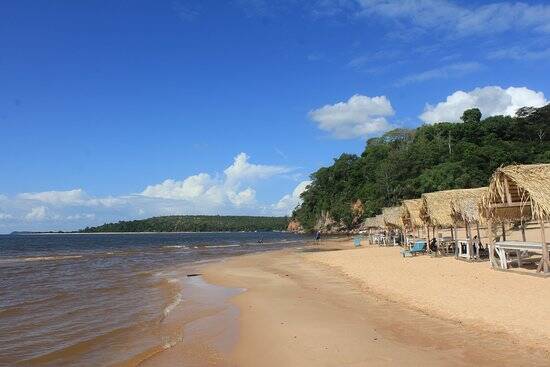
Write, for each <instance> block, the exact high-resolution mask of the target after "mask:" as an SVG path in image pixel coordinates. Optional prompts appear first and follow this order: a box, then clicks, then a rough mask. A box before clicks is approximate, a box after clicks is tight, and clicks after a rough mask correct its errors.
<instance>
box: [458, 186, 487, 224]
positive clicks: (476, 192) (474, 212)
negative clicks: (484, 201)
mask: <svg viewBox="0 0 550 367" xmlns="http://www.w3.org/2000/svg"><path fill="white" fill-rule="evenodd" d="M486 192H487V187H480V188H477V189H465V190H460V193H459V194H460V195H453V198H452V200H451V216H452V217H453V219H454V220H455V221H457V222H467V223H480V222H482V217H481V213H480V210H479V206H478V204H479V201H480V200H481V198H482V197H483V195H484V194H485V193H486Z"/></svg>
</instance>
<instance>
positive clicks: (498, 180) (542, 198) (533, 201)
mask: <svg viewBox="0 0 550 367" xmlns="http://www.w3.org/2000/svg"><path fill="white" fill-rule="evenodd" d="M480 209H481V211H482V214H483V216H484V217H486V218H493V219H497V220H511V221H515V220H530V219H539V218H542V219H549V218H550V164H530V165H512V166H506V167H501V168H499V169H497V170H496V171H495V173H494V174H493V177H492V178H491V183H490V184H489V189H488V190H487V193H486V195H484V197H483V198H482V200H481V203H480Z"/></svg>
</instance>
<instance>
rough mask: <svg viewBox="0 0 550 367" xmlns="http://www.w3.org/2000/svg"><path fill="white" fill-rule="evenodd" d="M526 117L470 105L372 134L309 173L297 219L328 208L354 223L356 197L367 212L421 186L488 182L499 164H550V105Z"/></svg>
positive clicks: (311, 218) (305, 222)
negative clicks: (455, 118)
mask: <svg viewBox="0 0 550 367" xmlns="http://www.w3.org/2000/svg"><path fill="white" fill-rule="evenodd" d="M521 116H522V117H510V116H493V117H489V118H486V119H484V120H482V121H481V120H480V119H481V112H479V110H478V109H470V110H467V111H465V112H464V115H463V120H464V123H449V122H442V123H438V124H434V125H423V126H420V127H418V128H416V129H398V130H393V131H389V132H387V133H386V134H384V135H383V136H381V137H376V138H372V139H369V140H368V141H367V144H366V148H365V150H364V151H363V153H362V154H361V155H360V156H358V155H355V154H347V153H344V154H342V155H341V156H340V157H338V158H336V159H334V163H333V164H332V165H331V166H329V167H322V168H320V169H319V170H318V171H316V172H314V173H313V174H312V175H311V179H312V183H311V184H310V185H309V186H308V189H307V190H306V191H305V192H304V193H303V194H302V199H303V203H302V204H301V205H300V206H299V207H297V208H296V209H295V211H294V213H293V218H294V219H296V220H298V221H299V222H300V223H301V225H302V226H303V227H304V229H306V230H312V229H313V228H314V227H315V225H316V223H317V221H318V220H319V218H321V217H322V216H323V215H326V214H327V213H328V214H329V215H330V217H331V218H332V219H333V220H334V221H336V222H339V223H341V224H342V225H344V227H346V228H348V229H350V228H352V226H353V225H354V223H357V220H354V218H353V217H354V214H353V204H354V203H355V202H356V201H357V200H360V201H361V202H362V204H363V211H362V214H361V216H362V217H363V218H366V217H370V216H373V215H376V214H379V213H380V212H381V209H382V208H383V207H387V206H393V205H396V204H398V203H399V202H400V201H401V200H403V199H412V198H417V197H420V195H421V194H422V193H424V192H433V191H439V190H447V189H454V188H474V187H481V186H485V185H487V184H488V181H489V178H490V177H491V175H492V173H493V171H494V170H495V169H496V168H497V167H499V166H501V165H506V164H512V163H518V164H521V163H523V164H526V163H539V162H550V105H548V106H545V107H542V108H539V109H535V110H533V109H523V110H522V114H521Z"/></svg>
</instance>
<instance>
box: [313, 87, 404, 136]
mask: <svg viewBox="0 0 550 367" xmlns="http://www.w3.org/2000/svg"><path fill="white" fill-rule="evenodd" d="M394 114H395V111H394V110H393V107H392V106H391V103H390V101H389V99H388V98H386V96H378V97H368V96H363V95H359V94H356V95H354V96H352V97H351V98H350V99H349V100H348V101H347V102H339V103H336V104H333V105H325V106H323V107H320V108H318V109H315V110H313V111H310V112H309V117H310V118H311V119H312V120H313V121H315V122H317V124H318V127H319V128H320V129H321V130H324V131H328V132H329V133H331V134H332V135H333V136H334V137H335V138H338V139H350V138H357V137H365V136H367V135H372V134H378V133H382V132H384V131H387V130H390V129H391V128H392V125H391V124H390V123H389V122H388V121H387V120H386V117H389V116H393V115H394Z"/></svg>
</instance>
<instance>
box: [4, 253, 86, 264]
mask: <svg viewBox="0 0 550 367" xmlns="http://www.w3.org/2000/svg"><path fill="white" fill-rule="evenodd" d="M82 257H83V256H82V255H59V256H31V257H13V258H7V259H1V260H0V263H10V262H30V261H57V260H70V259H80V258H82Z"/></svg>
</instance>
